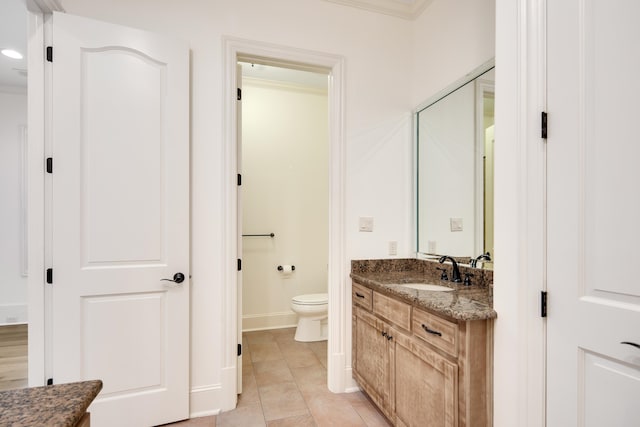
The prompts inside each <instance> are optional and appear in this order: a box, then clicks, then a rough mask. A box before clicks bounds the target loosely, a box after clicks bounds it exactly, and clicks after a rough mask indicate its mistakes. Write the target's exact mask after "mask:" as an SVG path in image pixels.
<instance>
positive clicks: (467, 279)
mask: <svg viewBox="0 0 640 427" xmlns="http://www.w3.org/2000/svg"><path fill="white" fill-rule="evenodd" d="M471 277H473V274H471V273H464V282H463V285H465V286H471Z"/></svg>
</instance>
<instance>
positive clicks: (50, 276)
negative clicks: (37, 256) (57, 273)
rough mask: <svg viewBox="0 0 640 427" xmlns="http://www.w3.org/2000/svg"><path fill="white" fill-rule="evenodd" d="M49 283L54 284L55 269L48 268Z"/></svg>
mask: <svg viewBox="0 0 640 427" xmlns="http://www.w3.org/2000/svg"><path fill="white" fill-rule="evenodd" d="M47 283H48V284H50V285H51V284H52V283H53V268H47Z"/></svg>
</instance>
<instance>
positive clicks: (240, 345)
mask: <svg viewBox="0 0 640 427" xmlns="http://www.w3.org/2000/svg"><path fill="white" fill-rule="evenodd" d="M238 356H242V344H238Z"/></svg>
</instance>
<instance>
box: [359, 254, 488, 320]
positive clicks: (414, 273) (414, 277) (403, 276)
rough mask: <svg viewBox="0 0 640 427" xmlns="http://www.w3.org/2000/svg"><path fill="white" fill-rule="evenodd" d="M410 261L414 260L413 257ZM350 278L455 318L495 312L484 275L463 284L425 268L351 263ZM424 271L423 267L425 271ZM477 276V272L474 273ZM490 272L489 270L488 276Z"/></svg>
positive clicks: (461, 318)
mask: <svg viewBox="0 0 640 427" xmlns="http://www.w3.org/2000/svg"><path fill="white" fill-rule="evenodd" d="M411 264H415V262H414V261H412V262H411ZM353 266H354V267H355V268H352V272H351V278H352V279H353V281H354V282H357V283H359V284H361V285H364V286H366V287H368V288H370V289H373V290H374V291H377V292H380V293H383V294H386V295H390V296H393V297H396V298H398V299H400V300H402V301H404V302H407V303H409V304H411V305H412V306H414V307H418V308H423V309H426V310H428V311H432V312H434V313H437V314H441V315H444V316H447V317H450V318H453V319H456V320H463V321H466V320H483V319H494V318H496V317H497V316H498V314H497V313H496V311H495V310H494V309H493V284H492V283H485V282H484V281H483V280H484V277H483V278H479V277H476V278H478V279H481V280H476V282H477V283H475V284H472V285H471V286H465V285H463V284H461V283H458V284H457V283H452V282H450V281H442V280H439V279H433V274H428V271H427V270H429V269H431V266H429V267H428V268H420V269H415V268H399V269H395V268H377V267H378V266H376V268H370V265H366V266H365V267H364V268H363V267H361V266H360V264H358V265H356V264H353ZM425 271H427V272H426V273H425ZM475 275H476V276H478V272H476V273H475ZM492 279H493V276H492V274H491V280H492ZM403 283H430V284H434V285H441V286H447V287H449V288H453V291H450V292H449V291H447V292H439V291H424V290H417V289H411V288H406V287H403V286H401V284H403Z"/></svg>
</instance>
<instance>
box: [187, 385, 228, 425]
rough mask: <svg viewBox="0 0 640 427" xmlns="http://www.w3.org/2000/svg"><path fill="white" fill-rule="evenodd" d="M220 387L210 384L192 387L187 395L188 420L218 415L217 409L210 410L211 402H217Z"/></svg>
mask: <svg viewBox="0 0 640 427" xmlns="http://www.w3.org/2000/svg"><path fill="white" fill-rule="evenodd" d="M221 390H222V386H221V385H220V384H211V385H206V386H198V387H192V388H191V391H190V394H189V418H198V417H207V416H210V415H218V414H219V413H220V410H219V409H215V410H212V409H210V408H211V404H212V402H218V400H219V399H220V392H221Z"/></svg>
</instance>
